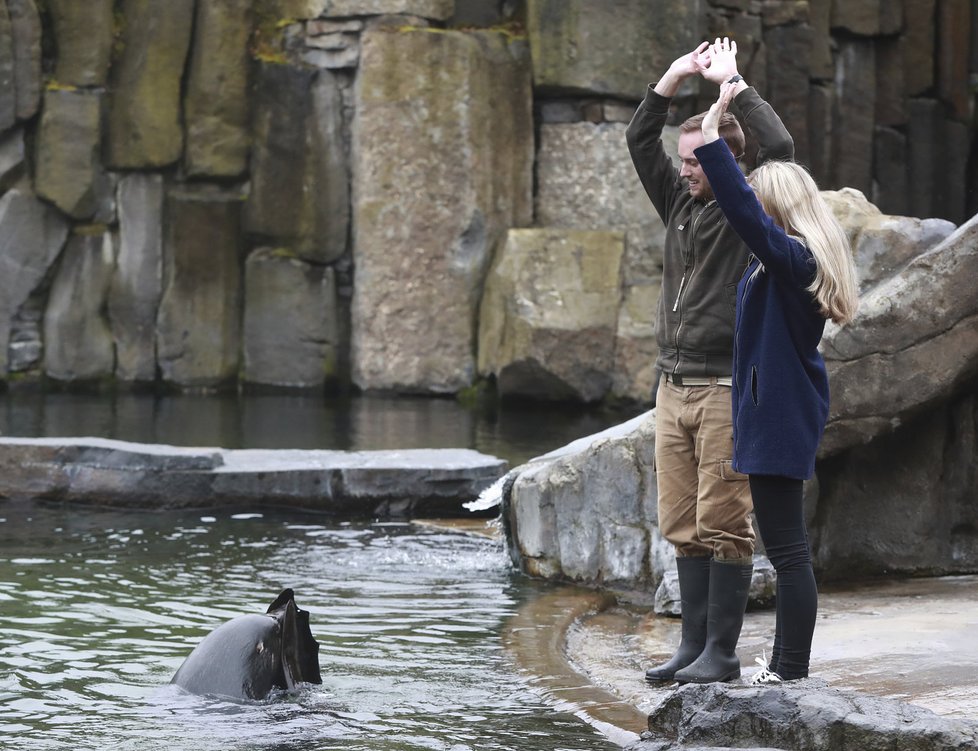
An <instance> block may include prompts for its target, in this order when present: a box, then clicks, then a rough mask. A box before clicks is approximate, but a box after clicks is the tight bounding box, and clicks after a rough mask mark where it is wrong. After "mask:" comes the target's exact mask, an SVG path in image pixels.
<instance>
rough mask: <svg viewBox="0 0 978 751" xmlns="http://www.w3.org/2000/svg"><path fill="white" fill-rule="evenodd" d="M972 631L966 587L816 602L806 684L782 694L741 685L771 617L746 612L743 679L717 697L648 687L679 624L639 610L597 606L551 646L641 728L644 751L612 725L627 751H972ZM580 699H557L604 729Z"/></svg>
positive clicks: (863, 591)
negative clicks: (630, 710)
mask: <svg viewBox="0 0 978 751" xmlns="http://www.w3.org/2000/svg"><path fill="white" fill-rule="evenodd" d="M976 622H978V578H976V577H974V576H964V577H945V578H939V579H913V580H903V581H900V580H890V581H878V582H872V583H866V584H863V585H858V586H856V585H849V586H848V587H847V588H846V589H845V590H837V591H823V592H821V593H820V595H819V618H818V623H817V626H816V629H815V639H814V642H813V645H812V677H811V678H809V679H807V680H804V681H797V682H792V683H789V684H785V685H784V686H781V687H770V686H768V687H758V688H754V687H749V686H747V685H746V684H747V681H748V680H749V678H750V676H751V675H752V674H753V673H754V672H755V671H756V670H757V669H758V668H757V667H756V666H755V665H754V658H755V657H756V656H757V657H759V656H761V655H762V654H763V653H764V652H765V651H767V652H769V651H770V643H771V639H772V635H773V633H774V613H773V611H771V610H763V611H750V612H748V613H747V616H746V618H745V621H744V629H743V632H742V634H741V638H740V644H739V647H738V652H739V654H740V657H741V662H742V666H743V678H741V680H740V681H737V682H735V683H731V684H725V685H723V686H719V685H715V686H712V687H711V686H692V685H690V686H686V687H678V686H677V685H676V684H666V685H664V686H661V687H653V686H649V685H647V684H646V683H645V681H644V679H643V673H644V670H645V669H646V668H647V667H649V666H651V665H653V664H656V663H657V662H660V661H664V660H665V659H667V658H668V657H669V655H670V654H672V651H673V650H674V649H675V647H676V646H677V645H678V642H679V631H680V621H679V619H677V618H669V617H662V616H657V615H655V614H654V613H651V612H649V611H648V609H646V608H635V607H629V606H625V605H617V606H614V605H613V606H611V607H607V608H601V607H599V606H597V605H596V606H594V607H592V609H591V610H590V611H588V612H585V613H584V615H582V616H580V617H578V618H576V619H575V620H574V622H573V623H571V624H570V625H569V626H568V628H567V630H566V634H565V640H564V643H563V645H562V648H563V650H564V654H565V656H566V659H567V661H568V663H569V664H570V665H571V666H572V667H573V669H574V670H575V671H576V672H577V673H578V674H579V675H580V676H581V682H582V684H584V683H586V684H588V685H589V686H590V687H591V688H593V689H594V690H597V691H602V692H606V693H608V694H611V695H613V696H614V697H616V698H617V699H618V700H619V701H621V702H622V703H624V704H626V705H629V706H632V707H635V708H636V709H637V710H639V711H641V712H642V713H644V714H646V715H648V716H650V717H651V718H652V719H651V720H650V724H649V727H650V729H651V732H650V734H649V735H647V736H646V738H645V739H644V740H642V741H641V742H639V739H638V737H637V733H639V732H641V731H640V730H638V729H636V728H635V726H634V724H632V725H631V726H623V725H620V726H619V728H620V729H621V730H622V731H630V732H632V733H635V734H636V737H635V740H634V741H633V744H634V745H633V747H634V748H635V749H648V750H649V751H664V750H665V749H669V750H670V751H678V750H680V749H681V750H682V751H692V750H693V749H696V748H700V747H710V748H718V747H719V748H726V747H738V748H745V747H747V748H764V747H771V748H779V749H785V750H786V751H788V750H790V751H794V750H795V749H806V750H807V749H833V751H834V750H835V749H859V750H860V751H865V750H866V749H877V748H879V749H908V750H909V749H914V750H915V751H916V749H932V748H934V749H936V748H946V749H957V748H961V749H974V748H978V735H976V734H978V723H976V721H975V718H978V685H976V683H975V679H974V676H975V675H976V674H978V644H976V643H975V640H974V639H973V637H972V634H973V630H974V625H975V623H976ZM708 689H712V690H708ZM579 691H580V692H579V694H575V695H570V694H568V693H567V692H566V691H564V692H562V693H560V694H559V696H560V698H561V700H563V701H571V702H574V703H576V704H578V705H579V706H581V707H582V711H584V712H586V713H587V714H588V715H589V716H590V717H593V719H594V720H596V722H595V724H596V725H597V726H600V723H601V722H602V721H608V722H610V721H611V720H610V719H608V718H605V717H603V715H602V712H601V709H600V707H599V706H597V704H596V702H595V701H594V700H593V698H592V697H591V696H590V694H588V693H587V691H586V690H585V689H583V688H582V689H580V690H579ZM764 692H772V693H764ZM606 703H607V702H606ZM617 714H618V715H619V716H620V712H618V713H617ZM622 745H628V744H627V743H623V744H622Z"/></svg>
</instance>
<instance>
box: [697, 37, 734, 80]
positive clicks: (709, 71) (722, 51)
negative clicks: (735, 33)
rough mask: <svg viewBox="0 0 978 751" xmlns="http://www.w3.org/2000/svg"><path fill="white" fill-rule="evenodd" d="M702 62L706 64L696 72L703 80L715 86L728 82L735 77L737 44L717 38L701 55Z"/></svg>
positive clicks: (726, 39) (727, 39) (726, 38)
mask: <svg viewBox="0 0 978 751" xmlns="http://www.w3.org/2000/svg"><path fill="white" fill-rule="evenodd" d="M703 60H705V61H707V64H706V65H705V66H703V67H701V68H700V69H699V71H698V72H699V73H700V74H701V75H702V76H703V78H705V79H706V80H707V81H712V82H713V83H715V84H721V83H724V82H726V81H729V80H730V78H731V77H732V76H736V75H737V43H736V42H731V41H730V39H729V38H728V37H724V38H723V39H721V38H720V37H717V38H716V41H715V42H714V43H713V44H711V45H709V47H708V48H707V50H706V51H705V52H704V53H703Z"/></svg>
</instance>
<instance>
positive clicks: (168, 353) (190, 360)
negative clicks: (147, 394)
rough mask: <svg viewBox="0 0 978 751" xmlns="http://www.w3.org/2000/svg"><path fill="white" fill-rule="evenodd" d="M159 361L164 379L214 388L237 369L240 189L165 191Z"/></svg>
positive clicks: (158, 341) (239, 294) (239, 313)
mask: <svg viewBox="0 0 978 751" xmlns="http://www.w3.org/2000/svg"><path fill="white" fill-rule="evenodd" d="M165 215H166V217H167V222H166V231H165V235H164V243H163V254H164V255H163V257H164V264H163V267H164V274H165V276H164V283H163V298H162V300H161V302H160V309H159V316H158V320H157V361H158V363H159V368H160V373H161V375H162V378H163V380H164V381H166V382H169V383H172V384H175V385H178V386H181V387H184V388H187V389H209V388H217V387H219V386H222V385H224V384H226V383H227V382H228V381H230V380H231V379H233V378H234V377H235V376H236V375H237V372H238V358H239V348H240V345H241V261H240V257H239V253H240V251H239V249H240V247H241V237H240V226H241V200H240V196H238V195H236V194H234V195H225V194H221V193H216V192H214V191H211V190H207V189H205V188H200V189H198V190H191V189H172V190H171V191H170V192H169V193H168V195H167V198H166V206H165Z"/></svg>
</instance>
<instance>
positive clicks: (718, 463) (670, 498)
mask: <svg viewBox="0 0 978 751" xmlns="http://www.w3.org/2000/svg"><path fill="white" fill-rule="evenodd" d="M655 411H656V421H655V425H656V427H655V473H656V482H657V484H658V491H659V530H660V531H661V532H662V534H663V536H665V538H666V539H667V540H669V542H671V543H672V544H673V545H674V546H675V547H676V555H677V556H691V555H695V556H704V555H709V556H713V557H714V558H717V559H720V560H732V559H746V558H750V557H751V556H753V554H754V527H753V525H752V524H751V518H750V513H751V510H752V502H751V496H750V485H749V484H748V481H747V475H743V474H740V473H739V472H734V471H733V468H732V467H731V464H730V460H731V457H732V456H733V418H732V416H731V415H732V411H731V405H730V388H729V387H728V386H720V385H713V386H677V385H675V384H673V383H669V382H667V381H666V379H665V378H663V379H662V380H661V381H660V382H659V390H658V393H657V396H656V410H655Z"/></svg>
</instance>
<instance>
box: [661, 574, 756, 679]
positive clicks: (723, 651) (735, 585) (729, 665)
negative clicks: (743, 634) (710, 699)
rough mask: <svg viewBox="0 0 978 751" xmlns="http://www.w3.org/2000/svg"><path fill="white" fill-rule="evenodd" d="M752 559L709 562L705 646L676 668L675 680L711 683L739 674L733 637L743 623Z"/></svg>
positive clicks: (734, 637) (738, 635) (738, 636)
mask: <svg viewBox="0 0 978 751" xmlns="http://www.w3.org/2000/svg"><path fill="white" fill-rule="evenodd" d="M753 572H754V565H753V564H752V563H748V564H746V565H745V564H742V563H721V562H719V561H716V560H714V561H713V562H712V563H711V564H710V604H709V610H708V612H707V617H706V647H705V648H704V649H703V652H702V653H701V654H700V656H699V657H697V658H696V659H695V660H694V661H693V662H692V663H690V665H689V666H688V667H686V668H683V669H682V670H677V671H676V674H675V680H676V681H677V682H679V683H714V682H716V681H732V680H733V679H734V678H739V677H740V658H739V657H737V640H738V639H739V638H740V629H741V627H742V626H743V625H744V611H745V610H746V609H747V594H748V593H749V592H750V580H751V574H753Z"/></svg>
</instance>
